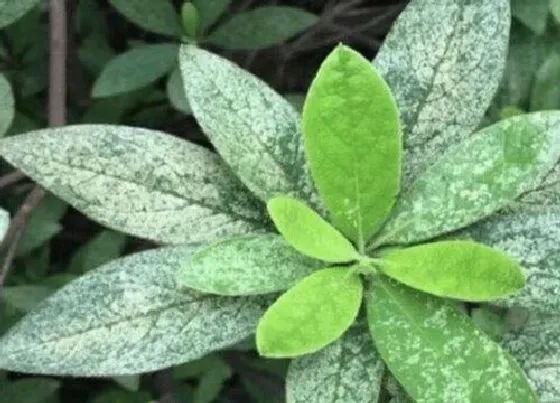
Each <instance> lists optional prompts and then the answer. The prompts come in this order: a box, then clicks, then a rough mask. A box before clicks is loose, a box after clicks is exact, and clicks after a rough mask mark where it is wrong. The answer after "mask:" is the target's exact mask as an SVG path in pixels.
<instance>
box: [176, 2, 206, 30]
mask: <svg viewBox="0 0 560 403" xmlns="http://www.w3.org/2000/svg"><path fill="white" fill-rule="evenodd" d="M181 22H182V25H183V31H184V32H185V33H186V34H187V35H188V36H190V37H191V38H197V37H198V35H199V34H200V27H201V21H200V14H199V13H198V9H197V8H196V6H195V5H194V4H192V3H191V2H189V1H186V2H185V3H184V4H183V7H181Z"/></svg>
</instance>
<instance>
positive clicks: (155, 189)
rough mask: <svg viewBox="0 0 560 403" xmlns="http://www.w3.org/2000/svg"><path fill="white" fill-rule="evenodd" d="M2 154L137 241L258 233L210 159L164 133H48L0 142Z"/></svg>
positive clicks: (98, 129)
mask: <svg viewBox="0 0 560 403" xmlns="http://www.w3.org/2000/svg"><path fill="white" fill-rule="evenodd" d="M0 154H1V155H2V156H3V157H4V158H6V159H7V160H8V161H9V162H10V163H11V164H13V165H15V166H16V167H18V168H19V169H21V170H22V171H23V172H25V173H26V174H28V175H29V176H31V177H32V178H33V179H34V180H36V181H37V182H39V183H41V184H42V185H43V186H44V187H46V188H47V189H49V190H50V191H52V192H53V193H54V194H56V195H57V196H59V197H60V198H62V199H64V200H66V201H67V202H69V203H70V204H72V205H73V206H74V207H76V208H77V209H78V210H80V211H82V212H83V213H85V214H86V215H88V216H89V217H91V218H92V219H94V220H97V221H99V222H101V223H102V224H104V225H107V226H108V227H110V228H113V229H116V230H119V231H123V232H127V233H129V234H132V235H136V236H139V237H144V238H148V239H153V240H156V241H159V242H167V243H189V242H206V241H211V240H215V239H217V238H221V237H224V236H228V235H236V234H243V233H247V232H252V231H255V230H259V229H260V228H262V222H263V215H262V214H261V213H260V211H259V210H260V208H259V207H258V206H257V204H256V202H255V201H254V200H253V198H252V197H251V196H250V195H249V194H248V192H247V191H246V190H245V189H244V188H243V187H242V185H241V184H239V183H238V182H237V181H236V180H235V178H234V177H233V175H231V173H230V172H229V171H228V169H227V168H226V167H225V166H224V165H222V164H221V163H220V160H219V158H218V157H217V156H216V155H214V154H212V153H211V152H209V151H207V150H205V149H203V148H202V147H199V146H196V145H193V144H190V143H188V142H186V141H183V140H180V139H177V138H175V137H172V136H169V135H167V134H165V133H162V132H157V131H152V130H146V129H139V128H130V127H123V126H109V125H81V126H69V127H65V128H59V129H46V130H39V131H36V132H31V133H29V134H25V135H20V136H15V137H10V138H6V139H4V140H2V141H0Z"/></svg>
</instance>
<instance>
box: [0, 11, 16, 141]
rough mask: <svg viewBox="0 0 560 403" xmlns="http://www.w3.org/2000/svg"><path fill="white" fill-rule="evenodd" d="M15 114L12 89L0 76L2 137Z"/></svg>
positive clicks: (4, 78) (0, 132)
mask: <svg viewBox="0 0 560 403" xmlns="http://www.w3.org/2000/svg"><path fill="white" fill-rule="evenodd" d="M1 1H2V0H0V2H1ZM0 4H1V3H0ZM1 16H2V13H1V12H0V18H1ZM15 112H16V110H15V105H14V94H13V92H12V87H11V85H10V83H9V81H8V80H6V77H4V75H3V74H0V137H1V136H3V135H4V134H6V131H7V130H8V129H9V127H10V125H11V124H12V121H13V120H14V116H15Z"/></svg>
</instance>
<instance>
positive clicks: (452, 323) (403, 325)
mask: <svg viewBox="0 0 560 403" xmlns="http://www.w3.org/2000/svg"><path fill="white" fill-rule="evenodd" d="M368 297H369V299H368V320H369V325H370V331H371V334H372V337H373V339H374V341H375V345H376V346H377V349H378V350H379V352H380V354H381V357H382V358H383V360H384V361H385V364H386V365H387V367H388V368H389V370H390V371H391V373H392V374H393V375H395V377H396V378H397V379H398V380H399V382H400V383H401V384H402V385H403V386H404V387H405V389H406V390H407V392H408V393H409V394H410V395H411V397H412V398H413V399H414V400H415V401H422V402H441V403H446V402H465V403H466V402H507V401H511V402H523V403H530V402H535V403H536V401H537V400H536V398H535V396H534V393H533V391H532V390H531V388H530V386H529V383H528V381H527V379H526V378H525V375H524V373H523V371H521V369H520V368H519V366H518V364H517V363H516V362H515V361H514V360H513V358H512V357H510V356H509V355H508V354H507V353H506V352H504V351H503V350H502V349H501V348H500V346H499V345H498V344H496V343H494V342H493V341H492V340H491V339H490V338H489V337H488V336H486V335H485V334H484V333H483V332H482V331H481V330H480V329H478V327H477V326H476V325H475V324H474V323H473V322H472V321H471V320H470V318H469V317H468V316H466V315H465V314H464V313H462V312H461V311H460V310H459V309H458V308H457V307H456V306H455V305H453V304H451V303H450V302H448V301H446V300H444V299H441V298H435V297H431V296H429V295H427V294H422V293H420V292H416V291H414V290H412V289H410V288H407V287H405V286H403V285H400V284H398V283H396V282H394V281H391V280H389V279H387V278H385V277H381V276H380V277H378V278H377V279H376V280H375V281H374V282H373V285H372V290H371V293H370V295H369V296H368Z"/></svg>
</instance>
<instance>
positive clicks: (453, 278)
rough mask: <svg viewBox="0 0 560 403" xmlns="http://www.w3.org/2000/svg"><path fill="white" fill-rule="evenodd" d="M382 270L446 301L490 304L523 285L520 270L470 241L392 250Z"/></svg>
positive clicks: (495, 252)
mask: <svg viewBox="0 0 560 403" xmlns="http://www.w3.org/2000/svg"><path fill="white" fill-rule="evenodd" d="M380 266H381V270H382V271H383V273H385V274H386V275H388V276H390V277H392V278H394V279H396V280H398V281H400V282H401V283H403V284H406V285H408V286H409V287H413V288H416V289H418V290H421V291H424V292H427V293H429V294H433V295H437V296H440V297H446V298H456V299H462V300H467V301H489V300H493V299H497V298H502V297H506V296H510V295H512V294H514V293H516V292H518V291H519V290H520V289H521V288H523V286H524V285H525V275H524V273H523V270H522V268H521V267H520V266H519V264H518V263H517V262H516V261H515V259H513V258H511V257H509V256H508V255H506V254H505V253H503V252H501V251H499V250H497V249H493V248H489V247H487V246H484V245H482V244H480V243H476V242H472V241H442V242H434V243H428V244H424V245H419V246H413V247H410V248H404V249H392V250H390V251H389V252H388V253H386V254H384V255H383V260H382V261H381V263H380Z"/></svg>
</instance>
